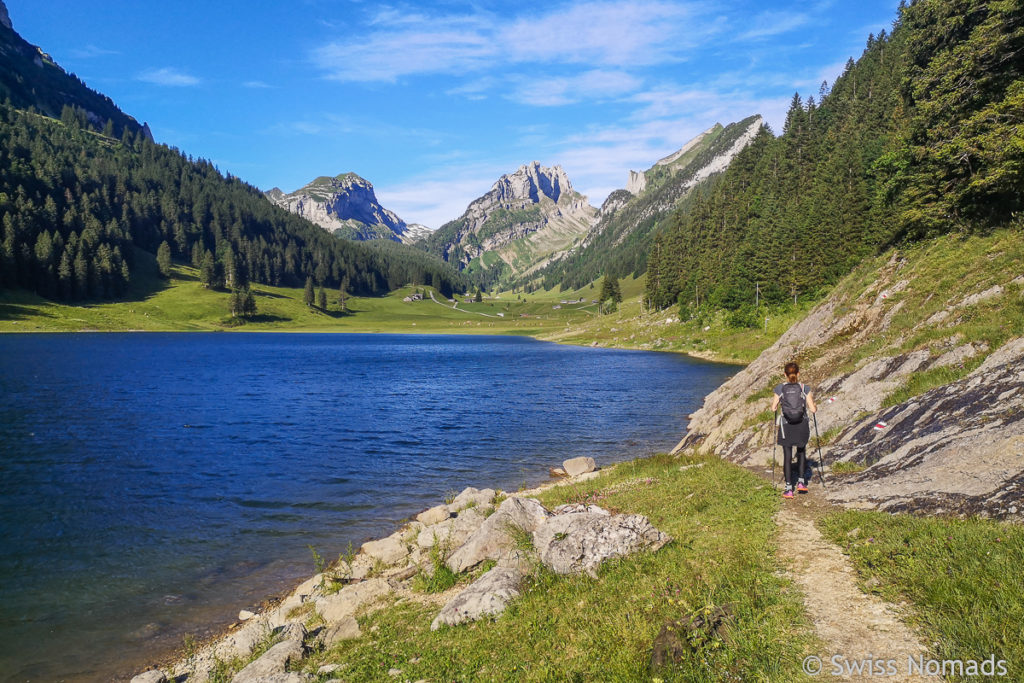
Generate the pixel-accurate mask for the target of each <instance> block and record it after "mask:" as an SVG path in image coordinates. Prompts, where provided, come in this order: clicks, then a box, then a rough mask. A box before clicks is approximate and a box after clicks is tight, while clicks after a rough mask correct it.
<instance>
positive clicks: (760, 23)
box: [739, 10, 811, 40]
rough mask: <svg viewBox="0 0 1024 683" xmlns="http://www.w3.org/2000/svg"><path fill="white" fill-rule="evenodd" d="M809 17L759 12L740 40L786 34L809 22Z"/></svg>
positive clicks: (795, 14) (798, 13)
mask: <svg viewBox="0 0 1024 683" xmlns="http://www.w3.org/2000/svg"><path fill="white" fill-rule="evenodd" d="M810 19H811V18H810V16H809V15H807V14H804V13H802V12H778V11H774V10H772V11H767V12H761V13H760V14H758V15H757V16H756V17H754V20H753V26H752V28H750V29H749V30H748V31H746V32H745V33H743V34H742V35H740V37H739V38H740V40H750V39H754V38H768V37H771V36H777V35H779V34H781V33H788V32H789V31H792V30H793V29H797V28H800V27H801V26H804V25H805V24H807V23H808V22H810Z"/></svg>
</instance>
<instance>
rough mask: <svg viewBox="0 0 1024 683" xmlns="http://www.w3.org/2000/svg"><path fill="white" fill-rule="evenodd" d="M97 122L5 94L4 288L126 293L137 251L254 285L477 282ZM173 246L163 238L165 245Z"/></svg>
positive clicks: (0, 278) (369, 290)
mask: <svg viewBox="0 0 1024 683" xmlns="http://www.w3.org/2000/svg"><path fill="white" fill-rule="evenodd" d="M112 130H113V127H112V126H110V125H107V126H106V127H105V128H104V129H102V130H98V129H96V128H93V127H90V125H89V122H88V119H87V118H86V117H84V116H83V115H82V112H81V111H80V110H76V109H75V108H73V107H66V108H65V109H64V111H63V112H62V115H61V119H60V120H59V121H58V120H55V119H51V118H48V117H45V116H42V115H39V114H37V113H34V112H31V111H22V110H17V109H15V108H14V107H12V106H11V105H10V103H9V102H5V103H4V104H3V105H0V138H2V139H4V140H5V141H6V142H5V145H4V146H3V147H0V169H2V173H0V231H2V232H0V287H7V288H15V287H17V288H24V289H29V290H34V291H36V292H38V293H39V294H40V295H42V296H44V297H47V298H54V299H60V300H64V301H74V300H81V299H96V298H103V299H116V298H119V297H122V296H124V295H125V293H126V292H127V290H128V287H129V286H130V285H131V284H132V282H133V278H134V275H133V274H134V273H135V272H136V271H137V270H138V269H137V268H136V263H135V261H136V259H137V258H138V256H139V255H138V251H139V250H141V251H143V252H148V253H149V254H157V252H158V250H161V249H162V250H163V251H164V253H163V254H161V255H160V256H161V259H163V260H165V261H166V260H167V259H168V257H169V258H170V259H172V260H175V261H178V262H182V263H191V264H192V265H194V266H195V267H197V268H199V269H200V272H201V274H202V277H203V279H204V281H205V282H206V283H207V284H209V285H210V286H214V287H221V286H224V287H231V288H238V289H241V288H244V287H245V286H246V285H247V284H248V283H250V282H258V283H264V284H269V285H283V286H294V287H301V286H302V285H303V283H304V282H305V280H306V278H307V277H310V278H313V280H314V281H315V282H316V283H317V284H318V285H319V286H323V287H328V288H338V286H339V285H340V284H341V282H342V280H343V279H344V280H346V281H347V282H348V287H349V291H350V292H351V293H353V294H360V295H377V294H384V293H386V292H388V291H390V290H392V289H396V288H398V287H401V286H403V285H405V284H407V283H410V282H412V283H414V284H433V285H435V286H436V287H437V288H438V289H439V290H441V291H442V292H444V293H447V294H449V295H450V293H451V292H453V291H466V290H467V289H468V283H467V281H466V279H465V278H464V277H463V276H461V275H460V274H459V273H457V272H456V271H454V270H453V269H452V268H451V267H449V266H448V265H447V264H444V263H442V262H441V261H439V260H438V259H436V258H432V257H430V256H429V255H427V254H425V253H423V252H421V251H419V250H416V249H413V248H411V247H404V248H403V245H396V248H393V249H376V248H373V247H370V246H367V245H365V244H362V243H356V242H350V241H347V240H343V239H340V238H337V237H335V236H333V235H331V234H329V233H327V232H326V231H324V230H323V229H321V228H319V227H318V226H315V225H313V224H312V223H309V222H308V221H306V220H305V219H302V218H299V217H298V216H295V215H294V214H291V213H289V212H287V211H285V210H283V209H280V208H279V207H275V206H273V205H272V204H271V203H270V202H268V201H267V200H266V199H265V198H264V197H263V196H262V193H261V192H260V191H259V190H258V189H257V188H255V187H252V186H251V185H248V184H246V183H244V182H242V181H241V180H239V179H238V178H235V177H232V176H230V175H227V176H225V175H222V174H221V173H220V172H219V171H218V170H217V169H216V168H215V167H214V166H213V164H211V163H210V162H208V161H205V160H202V159H193V158H191V157H188V156H185V155H184V154H182V153H181V152H179V151H178V150H176V149H174V148H169V147H166V146H164V145H159V144H155V143H153V142H150V141H149V140H147V139H146V138H145V137H144V136H142V135H141V134H139V133H138V132H134V131H132V130H131V129H129V128H124V129H123V131H122V134H121V136H120V138H115V137H112V135H111V133H112ZM162 245H163V246H162Z"/></svg>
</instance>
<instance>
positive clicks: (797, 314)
mask: <svg viewBox="0 0 1024 683" xmlns="http://www.w3.org/2000/svg"><path fill="white" fill-rule="evenodd" d="M600 285H601V283H600V281H599V282H598V283H596V284H595V286H594V287H584V288H582V289H578V290H569V291H565V292H561V293H560V296H561V297H562V298H567V299H570V300H571V299H574V298H579V297H583V298H585V299H587V301H590V300H592V299H596V298H597V297H598V295H599V294H600ZM644 285H645V277H643V276H641V277H640V278H624V279H622V280H620V281H619V287H620V289H621V290H622V296H623V302H622V303H621V304H619V305H618V309H617V310H616V311H615V312H613V313H607V314H604V315H597V306H596V305H595V306H593V307H592V308H591V309H590V310H592V311H593V312H594V313H595V315H593V316H591V317H590V318H588V319H586V320H583V321H580V322H578V323H576V324H574V325H571V326H569V327H568V328H566V329H562V330H559V331H555V332H551V333H548V334H544V335H543V336H541V338H542V339H548V340H551V341H557V342H561V343H569V344H579V345H583V346H590V345H598V346H612V347H616V348H631V349H643V350H650V351H673V352H682V353H688V354H690V355H693V356H697V357H700V358H707V359H709V360H716V361H721V362H726V363H739V364H746V363H749V362H750V361H752V360H754V359H755V358H757V356H758V355H760V353H761V352H762V351H764V350H765V349H767V348H768V347H769V346H771V345H772V344H773V343H775V341H776V340H777V339H778V338H779V337H780V336H781V335H782V334H783V333H784V332H785V331H786V330H788V329H789V328H790V326H792V325H793V324H794V323H795V322H797V321H799V320H800V319H801V318H803V317H804V316H805V315H806V314H807V312H808V311H810V309H811V308H813V306H814V305H815V304H816V303H817V302H816V301H808V302H800V303H799V304H798V305H797V306H788V305H787V306H782V307H778V308H767V307H765V308H762V310H761V314H760V317H759V320H761V321H763V320H764V318H765V317H767V318H768V320H767V324H766V325H764V324H762V325H760V326H759V327H756V328H747V327H738V326H736V325H734V324H732V323H731V321H730V316H729V314H728V313H727V312H726V311H717V312H714V313H712V314H710V315H709V316H708V317H707V318H706V319H703V320H696V319H694V320H689V319H687V320H680V313H679V307H678V306H672V307H671V308H668V309H666V310H664V311H645V310H644V308H643V305H642V302H641V301H642V297H643V291H644ZM705 328H707V329H705Z"/></svg>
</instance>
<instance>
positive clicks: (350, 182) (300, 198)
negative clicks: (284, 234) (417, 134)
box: [266, 173, 429, 242]
mask: <svg viewBox="0 0 1024 683" xmlns="http://www.w3.org/2000/svg"><path fill="white" fill-rule="evenodd" d="M266 196H267V199H269V200H270V201H271V202H273V203H274V204H277V205H278V206H280V207H282V208H284V209H287V210H288V211H291V212H292V213H294V214H298V215H299V216H302V217H303V218H305V219H306V220H308V221H310V222H312V223H316V224H317V225H319V226H320V227H322V228H323V229H324V230H327V231H329V232H333V233H335V234H338V235H341V236H342V237H345V238H348V239H354V240H371V239H390V240H395V241H397V242H411V241H414V240H416V239H420V238H422V236H423V234H424V233H423V231H424V230H427V232H429V229H427V228H426V227H425V226H421V225H415V226H414V227H412V228H411V226H409V225H407V224H406V222H405V221H403V220H402V219H401V218H399V217H398V216H396V215H395V213H394V212H393V211H389V210H387V209H385V208H384V207H383V206H381V205H380V203H379V202H378V201H377V195H376V193H374V191H373V185H372V184H371V183H370V182H369V181H367V180H365V179H364V178H361V177H359V176H358V175H356V174H355V173H342V174H341V175H338V176H335V177H333V178H328V177H326V176H321V177H319V178H317V179H316V180H314V181H313V182H311V183H309V184H307V185H305V186H303V187H300V188H299V189H298V190H295V191H294V192H290V193H288V194H285V193H284V192H283V191H281V190H280V189H279V188H276V187H275V188H274V189H272V190H270V191H269V192H267V193H266ZM410 228H411V229H410Z"/></svg>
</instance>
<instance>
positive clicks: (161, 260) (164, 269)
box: [156, 240, 171, 279]
mask: <svg viewBox="0 0 1024 683" xmlns="http://www.w3.org/2000/svg"><path fill="white" fill-rule="evenodd" d="M156 265H157V268H159V270H160V277H162V278H165V279H166V278H170V277H171V245H169V244H168V243H167V241H166V240H164V241H163V242H161V243H160V246H159V247H158V248H157V250H156Z"/></svg>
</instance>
